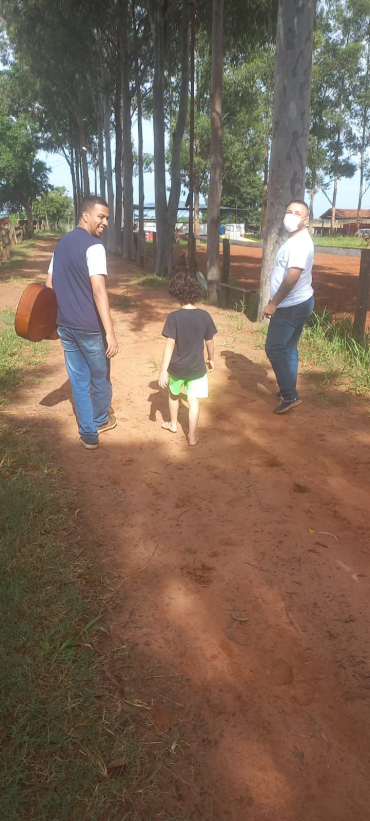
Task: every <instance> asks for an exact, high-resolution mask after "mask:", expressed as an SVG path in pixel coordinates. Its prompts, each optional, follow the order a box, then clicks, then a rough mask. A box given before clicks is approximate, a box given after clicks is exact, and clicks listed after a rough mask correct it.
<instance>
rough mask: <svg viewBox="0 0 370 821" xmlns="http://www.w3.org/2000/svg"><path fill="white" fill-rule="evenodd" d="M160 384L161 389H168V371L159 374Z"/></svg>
mask: <svg viewBox="0 0 370 821" xmlns="http://www.w3.org/2000/svg"><path fill="white" fill-rule="evenodd" d="M158 384H159V387H160V388H167V385H168V373H167V371H161V372H160V374H159V379H158Z"/></svg>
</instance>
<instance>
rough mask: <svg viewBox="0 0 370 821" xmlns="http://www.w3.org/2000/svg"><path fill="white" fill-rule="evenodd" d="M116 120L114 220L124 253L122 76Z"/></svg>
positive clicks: (118, 246)
mask: <svg viewBox="0 0 370 821" xmlns="http://www.w3.org/2000/svg"><path fill="white" fill-rule="evenodd" d="M114 113H115V120H116V213H115V220H114V250H115V253H116V254H122V93H121V77H120V76H119V78H118V79H117V87H116V99H115V105H114Z"/></svg>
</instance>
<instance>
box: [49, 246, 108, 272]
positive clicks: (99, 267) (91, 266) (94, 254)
mask: <svg viewBox="0 0 370 821" xmlns="http://www.w3.org/2000/svg"><path fill="white" fill-rule="evenodd" d="M53 261H54V254H53V256H52V258H51V261H50V265H49V270H48V273H49V274H52V273H53ZM86 262H87V267H88V271H89V276H91V277H94V276H99V275H101V276H105V277H106V276H107V274H108V271H107V255H106V253H105V248H104V245H90V248H88V249H87V251H86Z"/></svg>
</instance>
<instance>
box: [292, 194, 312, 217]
mask: <svg viewBox="0 0 370 821" xmlns="http://www.w3.org/2000/svg"><path fill="white" fill-rule="evenodd" d="M293 202H298V204H299V205H305V206H306V209H307V214H308V213H309V208H308V205H307V203H306V202H305V201H304V200H299V199H298V197H297V199H294V200H290V202H288V205H287V208H289V206H290V205H293Z"/></svg>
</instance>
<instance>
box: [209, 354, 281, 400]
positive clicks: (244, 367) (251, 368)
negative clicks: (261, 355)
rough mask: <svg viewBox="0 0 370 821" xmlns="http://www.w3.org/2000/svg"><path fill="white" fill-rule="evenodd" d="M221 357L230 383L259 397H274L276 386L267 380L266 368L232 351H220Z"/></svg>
mask: <svg viewBox="0 0 370 821" xmlns="http://www.w3.org/2000/svg"><path fill="white" fill-rule="evenodd" d="M221 356H222V357H223V358H224V360H225V364H226V367H227V368H228V370H229V371H230V376H229V380H230V381H231V382H237V383H238V385H239V387H240V388H242V390H244V391H249V392H251V393H252V394H254V395H255V394H257V395H258V396H259V397H262V396H266V397H267V395H269V396H270V395H271V394H272V395H274V393H275V391H276V384H275V383H274V382H273V381H272V380H271V379H270V378H269V376H268V374H267V368H266V367H264V366H263V365H260V364H258V363H256V362H252V360H251V359H248V357H247V356H244V354H241V353H234V351H229V350H226V351H221Z"/></svg>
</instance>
